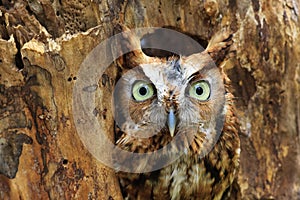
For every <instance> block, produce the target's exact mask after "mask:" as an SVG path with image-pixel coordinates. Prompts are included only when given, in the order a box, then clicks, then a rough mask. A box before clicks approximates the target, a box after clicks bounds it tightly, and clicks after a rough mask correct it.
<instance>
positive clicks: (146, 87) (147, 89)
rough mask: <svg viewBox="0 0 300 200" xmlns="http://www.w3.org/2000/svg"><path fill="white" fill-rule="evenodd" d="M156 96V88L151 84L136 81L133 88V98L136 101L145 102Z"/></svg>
mask: <svg viewBox="0 0 300 200" xmlns="http://www.w3.org/2000/svg"><path fill="white" fill-rule="evenodd" d="M153 95H154V88H153V85H152V84H151V83H148V82H145V81H136V82H135V83H134V85H133V88H132V96H133V98H134V99H135V100H136V101H145V100H147V99H149V98H151V97H152V96H153Z"/></svg>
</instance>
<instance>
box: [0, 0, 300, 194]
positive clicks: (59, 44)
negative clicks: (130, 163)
mask: <svg viewBox="0 0 300 200" xmlns="http://www.w3.org/2000/svg"><path fill="white" fill-rule="evenodd" d="M299 8H300V2H299V0H280V1H275V0H271V1H269V0H256V1H255V0H251V1H250V0H244V1H235V0H224V1H221V0H203V1H195V0H188V1H183V0H175V1H166V0H161V1H149V0H140V1H131V0H124V1H118V0H111V1H105V0H103V1H99V0H94V1H88V0H69V1H64V0H52V1H50V0H30V1H29V0H28V1H26V0H15V1H10V0H3V1H0V13H1V17H0V19H1V24H0V33H1V39H0V199H122V196H121V193H120V188H119V184H118V180H117V178H116V176H115V173H114V171H113V170H112V169H110V168H108V167H106V166H104V165H103V164H101V163H100V162H99V161H98V160H97V159H95V158H94V157H93V156H92V154H90V153H89V152H88V151H87V150H86V148H85V146H84V145H83V144H82V142H81V140H80V138H79V136H78V134H77V132H76V128H75V125H74V121H73V120H74V117H73V113H72V101H73V99H72V98H73V87H74V84H75V83H76V80H77V74H78V70H79V67H80V65H81V63H82V62H83V60H84V59H85V57H86V56H87V55H88V53H89V52H90V51H91V50H92V49H93V48H94V47H96V46H97V44H99V43H100V42H101V41H103V40H105V39H106V38H108V37H110V36H112V35H113V30H114V27H115V26H116V24H117V23H123V24H125V25H126V26H128V27H129V28H136V27H167V28H171V29H175V30H177V31H180V32H182V33H185V34H187V35H189V36H191V37H193V38H194V39H196V40H197V41H198V42H199V43H200V44H201V45H202V46H204V47H205V45H207V43H208V41H209V39H210V38H211V37H212V36H213V35H214V34H216V33H217V32H219V31H220V30H223V29H229V30H231V32H233V33H234V35H233V39H232V40H233V44H232V49H233V50H234V51H233V53H234V55H233V56H231V58H230V59H229V60H228V61H227V62H226V63H225V69H226V72H227V74H228V76H229V77H230V79H231V80H232V85H233V86H232V91H233V93H234V95H235V97H236V104H237V110H238V113H237V115H238V116H239V119H240V128H241V133H240V138H241V150H242V151H241V161H240V163H241V166H240V171H239V176H238V181H237V192H236V193H234V194H233V195H234V197H233V198H235V199H300V143H299V134H300V101H299V99H300V64H299V63H300V37H299V33H300V17H299V16H300V13H299ZM118 70H119V69H118V68H116V67H112V68H111V69H110V70H109V71H107V72H106V75H105V76H102V77H101V80H100V81H99V85H98V88H102V89H103V90H102V91H103V92H99V94H98V97H99V99H101V101H99V104H98V105H97V108H96V109H95V112H96V115H97V117H98V118H99V120H100V121H102V122H103V123H105V124H106V126H105V127H106V129H105V130H107V134H108V137H110V138H111V139H112V138H113V136H114V133H113V130H114V128H113V123H114V122H113V117H112V110H110V109H108V108H110V103H111V101H110V99H108V98H105V95H106V94H108V93H109V91H111V89H112V87H113V83H114V82H115V80H116V77H117V76H118ZM107 81H108V83H109V84H106V82H107ZM100 83H101V84H100Z"/></svg>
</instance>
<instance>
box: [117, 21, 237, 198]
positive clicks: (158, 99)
mask: <svg viewBox="0 0 300 200" xmlns="http://www.w3.org/2000/svg"><path fill="white" fill-rule="evenodd" d="M120 27H121V30H125V32H126V33H124V34H125V35H126V36H124V38H125V42H127V43H126V45H129V46H130V45H134V46H136V45H138V44H139V43H138V39H137V38H136V36H134V35H131V34H130V32H128V30H127V28H125V27H124V26H120ZM120 27H119V28H120ZM126 30H127V31H126ZM231 43H232V41H231V34H229V33H227V32H223V33H221V34H219V35H218V36H215V37H213V38H212V40H211V41H210V43H209V45H208V47H207V48H206V49H205V51H203V52H200V53H196V54H193V55H190V56H187V57H183V56H181V57H176V56H175V57H171V58H169V59H159V58H153V57H148V56H146V55H145V54H144V53H143V52H142V50H141V49H140V48H134V49H137V50H135V51H134V52H131V53H130V54H129V55H127V57H126V58H125V60H122V61H121V62H119V64H122V65H125V62H126V60H129V61H127V64H126V66H128V65H130V66H132V64H134V66H135V67H134V68H132V69H131V70H129V71H127V73H126V74H125V75H124V76H123V77H122V78H120V80H119V82H120V88H117V90H115V91H116V92H115V94H114V99H118V102H117V103H116V104H115V115H116V118H118V119H120V120H119V122H118V123H117V124H116V127H117V128H116V144H117V146H118V147H120V148H122V149H124V150H126V151H129V152H136V153H149V152H155V151H157V150H159V149H162V148H163V147H165V146H167V145H168V144H172V141H173V139H174V137H175V136H178V137H179V138H180V141H181V142H182V143H180V144H179V145H174V146H171V147H170V149H171V150H172V151H182V150H184V151H183V154H182V155H181V156H180V157H179V158H178V159H177V160H175V161H174V162H172V163H171V164H170V165H168V166H166V167H164V168H162V169H160V170H156V171H153V172H147V173H125V172H118V173H117V174H118V176H119V179H120V186H121V188H122V192H123V195H124V198H125V199H162V200H164V199H172V200H177V199H178V200H179V199H226V198H227V197H228V196H229V194H230V191H231V188H232V184H233V182H234V180H235V178H236V175H237V172H238V167H239V156H240V141H239V137H238V121H237V118H236V116H235V108H234V101H233V95H232V94H231V93H230V91H229V86H230V80H229V79H228V77H227V76H226V74H225V73H224V72H223V70H222V67H221V66H222V65H221V62H222V61H224V58H225V56H226V52H228V50H229V48H230V45H231ZM143 84H144V85H143ZM136 87H137V88H138V90H137V91H138V92H139V94H138V95H137V96H136V97H135V92H136V90H135V89H134V88H136ZM199 88H200V89H199ZM147 89H148V90H149V91H147ZM203 90H209V91H210V94H209V96H208V95H207V96H205V95H204V91H203ZM146 92H149V94H150V95H149V97H148V96H147V98H143V95H142V94H147V93H146ZM193 92H194V93H193ZM139 95H140V96H141V98H140V96H139ZM197 95H198V96H197ZM201 95H202V96H201ZM144 96H145V95H144ZM204 97H206V98H204ZM203 98H204V100H203ZM141 99H142V100H141ZM126 106H127V107H128V109H126V108H125V107H126ZM220 118H221V119H220ZM172 124H175V125H174V127H173V126H172ZM153 133H155V134H153ZM142 134H149V136H148V137H139V136H140V135H142ZM180 145H182V146H183V148H181V146H180ZM170 149H169V150H170ZM167 153H168V152H166V154H167ZM118 159H119V160H122V159H123V160H124V162H126V158H120V157H118ZM141 163H142V164H139V165H140V166H138V167H139V168H144V167H146V166H147V165H154V164H155V163H153V161H151V162H150V161H149V160H147V159H145V160H144V162H141ZM132 164H133V165H135V163H132Z"/></svg>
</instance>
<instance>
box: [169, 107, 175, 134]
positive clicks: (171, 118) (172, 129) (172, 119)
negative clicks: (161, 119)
mask: <svg viewBox="0 0 300 200" xmlns="http://www.w3.org/2000/svg"><path fill="white" fill-rule="evenodd" d="M168 127H169V131H170V135H171V137H173V136H174V132H175V127H176V116H175V114H174V110H173V109H172V108H171V109H170V112H169V114H168Z"/></svg>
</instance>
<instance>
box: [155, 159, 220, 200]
mask: <svg viewBox="0 0 300 200" xmlns="http://www.w3.org/2000/svg"><path fill="white" fill-rule="evenodd" d="M214 183H215V179H214V177H213V176H212V175H211V173H210V172H209V171H207V169H206V165H205V161H204V160H202V159H200V158H199V157H198V156H195V155H193V154H189V155H183V156H182V157H181V158H180V159H178V160H177V161H176V162H174V163H173V164H172V165H170V166H168V167H166V168H164V169H162V170H161V171H160V175H159V179H158V182H157V184H154V188H153V191H154V192H153V194H154V199H193V198H195V199H197V198H198V199H199V197H201V199H206V197H209V196H211V195H210V194H211V192H212V188H213V185H214ZM208 199H210V198H208Z"/></svg>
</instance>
